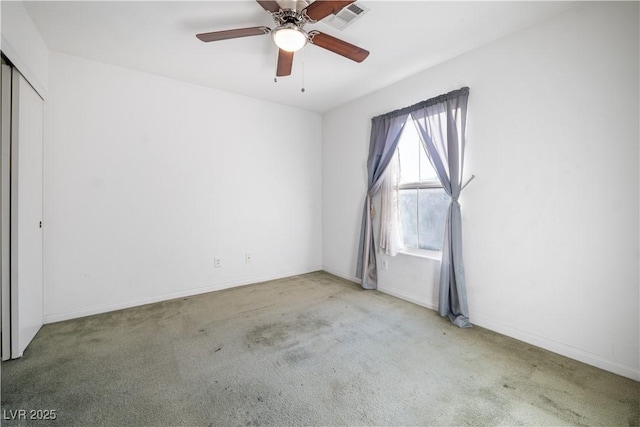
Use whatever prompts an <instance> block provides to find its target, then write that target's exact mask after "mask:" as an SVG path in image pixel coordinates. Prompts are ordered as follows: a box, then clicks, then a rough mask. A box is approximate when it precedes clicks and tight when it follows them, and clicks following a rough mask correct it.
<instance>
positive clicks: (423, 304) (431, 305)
mask: <svg viewBox="0 0 640 427" xmlns="http://www.w3.org/2000/svg"><path fill="white" fill-rule="evenodd" d="M378 290H379V291H380V292H383V293H385V294H388V295H391V296H393V297H396V298H400V299H402V300H405V301H409V302H411V303H414V304H417V305H419V306H421V307H424V308H428V309H429V310H433V311H438V305H437V304H435V303H434V302H432V301H426V302H425V301H420V300H418V299H416V298H413V297H410V296H408V295H406V294H403V293H402V292H398V291H396V290H395V289H392V288H387V287H384V286H378Z"/></svg>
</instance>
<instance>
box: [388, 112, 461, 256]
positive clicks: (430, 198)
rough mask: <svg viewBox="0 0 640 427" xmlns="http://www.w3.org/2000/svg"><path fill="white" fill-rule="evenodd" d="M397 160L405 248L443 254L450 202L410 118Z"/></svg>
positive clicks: (402, 137) (400, 142)
mask: <svg viewBox="0 0 640 427" xmlns="http://www.w3.org/2000/svg"><path fill="white" fill-rule="evenodd" d="M396 156H397V160H398V163H399V187H398V188H399V200H398V203H399V213H400V223H401V227H402V240H403V243H404V247H406V248H414V249H424V250H431V251H442V244H443V241H444V226H445V221H446V216H447V209H448V207H449V201H450V198H449V196H448V195H447V193H445V191H444V189H443V188H442V185H441V184H440V181H439V180H438V176H437V174H436V171H435V169H434V168H433V166H432V164H431V161H430V160H429V157H428V156H427V152H426V151H425V149H424V145H423V144H422V141H421V140H420V136H419V134H418V130H417V129H416V126H415V124H414V123H413V120H412V119H411V116H409V118H408V119H407V123H406V124H405V126H404V129H403V131H402V135H401V136H400V141H399V142H398V148H397V152H396Z"/></svg>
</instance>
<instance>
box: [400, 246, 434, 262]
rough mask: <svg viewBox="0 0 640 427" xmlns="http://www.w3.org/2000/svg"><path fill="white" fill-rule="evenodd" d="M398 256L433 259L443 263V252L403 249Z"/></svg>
mask: <svg viewBox="0 0 640 427" xmlns="http://www.w3.org/2000/svg"><path fill="white" fill-rule="evenodd" d="M398 254H402V255H408V256H414V257H418V258H426V259H432V260H434V261H442V251H431V250H428V249H418V248H402V249H400V250H399V251H398Z"/></svg>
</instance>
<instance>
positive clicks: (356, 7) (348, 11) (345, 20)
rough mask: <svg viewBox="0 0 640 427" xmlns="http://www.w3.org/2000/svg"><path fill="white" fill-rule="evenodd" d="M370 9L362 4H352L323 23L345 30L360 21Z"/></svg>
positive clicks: (328, 17)
mask: <svg viewBox="0 0 640 427" xmlns="http://www.w3.org/2000/svg"><path fill="white" fill-rule="evenodd" d="M368 11H369V9H367V8H366V7H365V6H363V5H362V4H360V3H351V4H350V5H349V6H346V7H344V8H342V9H341V10H340V11H339V12H338V13H335V14H333V15H329V16H327V17H326V18H325V19H323V20H322V22H325V23H327V24H329V25H331V26H332V27H334V28H337V29H338V30H344V29H345V28H347V27H348V26H349V25H351V24H353V22H354V21H356V20H358V19H360V18H361V17H362V16H363V15H364V14H365V13H367V12H368Z"/></svg>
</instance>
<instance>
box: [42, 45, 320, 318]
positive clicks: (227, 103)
mask: <svg viewBox="0 0 640 427" xmlns="http://www.w3.org/2000/svg"><path fill="white" fill-rule="evenodd" d="M49 65H50V75H49V84H50V86H49V89H50V90H49V98H48V103H47V121H46V129H47V131H46V132H47V134H46V136H47V140H46V147H45V277H46V279H45V280H46V281H45V320H46V321H47V322H52V321H57V320H61V319H67V318H72V317H78V316H81V315H86V314H91V313H97V312H103V311H108V310H112V309H116V308H122V307H127V306H133V305H138V304H141V303H146V302H152V301H157V300H162V299H167V298H171V297H177V296H181V295H189V294H195V293H199V292H204V291H210V290H215V289H220V288H225V287H230V286H234V285H239V284H244V283H251V282H257V281H260V280H263V279H269V278H275V277H282V276H289V275H293V274H298V273H305V272H309V271H313V270H318V269H320V268H321V264H322V262H321V248H322V243H321V241H322V236H321V226H322V223H321V217H322V211H321V166H320V165H321V162H320V156H321V117H320V115H318V114H316V113H310V112H305V111H302V110H298V109H293V108H288V107H283V106H279V105H275V104H271V103H267V102H263V101H258V100H255V99H251V98H247V97H242V96H238V95H233V94H229V93H225V92H221V91H216V90H213V89H207V88H203V87H199V86H194V85H190V84H186V83H181V82H177V81H173V80H169V79H166V78H161V77H156V76H152V75H147V74H143V73H139V72H134V71H130V70H125V69H122V68H117V67H113V66H109V65H105V64H102V63H98V62H94V61H89V60H85V59H80V58H76V57H72V56H68V55H64V54H58V53H52V54H51V56H50V61H49ZM245 253H251V254H252V256H253V261H252V263H251V264H245V258H244V255H245ZM216 256H217V257H220V258H221V259H222V268H218V269H214V264H213V260H214V257H216Z"/></svg>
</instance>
